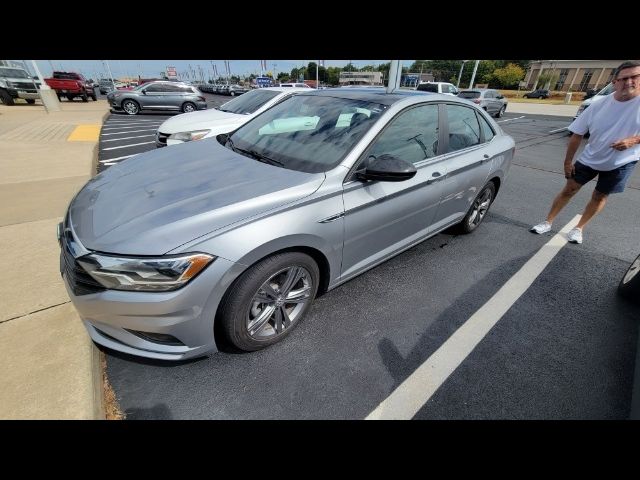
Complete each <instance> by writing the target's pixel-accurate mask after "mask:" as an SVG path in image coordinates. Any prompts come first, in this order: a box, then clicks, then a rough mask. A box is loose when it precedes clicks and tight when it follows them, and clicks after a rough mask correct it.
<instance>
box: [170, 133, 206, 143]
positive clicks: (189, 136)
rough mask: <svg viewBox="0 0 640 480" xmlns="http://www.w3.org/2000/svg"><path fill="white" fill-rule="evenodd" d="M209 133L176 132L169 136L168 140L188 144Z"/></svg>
mask: <svg viewBox="0 0 640 480" xmlns="http://www.w3.org/2000/svg"><path fill="white" fill-rule="evenodd" d="M210 131H211V130H194V131H193V132H178V133H174V134H171V135H169V138H170V139H171V140H178V141H180V142H190V141H191V140H200V139H201V138H203V137H204V136H205V135H206V134H207V133H209V132H210Z"/></svg>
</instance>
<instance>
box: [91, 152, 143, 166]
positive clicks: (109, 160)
mask: <svg viewBox="0 0 640 480" xmlns="http://www.w3.org/2000/svg"><path fill="white" fill-rule="evenodd" d="M134 155H137V153H133V154H131V155H125V156H123V157H116V158H108V159H106V160H100V163H104V164H105V165H113V163H107V162H115V161H116V160H124V159H125V158H129V157H133V156H134Z"/></svg>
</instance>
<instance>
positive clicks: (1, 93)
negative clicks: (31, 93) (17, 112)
mask: <svg viewBox="0 0 640 480" xmlns="http://www.w3.org/2000/svg"><path fill="white" fill-rule="evenodd" d="M0 100H2V103H4V104H5V105H14V104H15V102H14V101H13V97H12V96H11V95H9V92H7V91H6V90H0Z"/></svg>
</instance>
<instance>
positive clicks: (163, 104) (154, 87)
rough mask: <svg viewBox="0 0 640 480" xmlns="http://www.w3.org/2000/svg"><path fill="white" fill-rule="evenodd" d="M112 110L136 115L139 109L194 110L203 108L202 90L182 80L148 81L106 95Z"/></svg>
mask: <svg viewBox="0 0 640 480" xmlns="http://www.w3.org/2000/svg"><path fill="white" fill-rule="evenodd" d="M107 100H108V101H109V105H110V106H111V109H112V110H115V111H124V112H125V113H128V114H129V115H137V114H138V113H140V111H141V110H173V111H177V112H185V113H187V112H195V111H196V110H205V109H206V108H207V100H206V98H204V96H203V94H202V92H201V91H200V90H198V89H197V88H196V87H194V86H192V85H187V84H186V83H182V82H149V83H143V84H142V85H139V86H137V87H135V88H134V89H133V90H114V91H111V92H110V93H109V94H108V95H107Z"/></svg>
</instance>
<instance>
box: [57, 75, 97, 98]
mask: <svg viewBox="0 0 640 480" xmlns="http://www.w3.org/2000/svg"><path fill="white" fill-rule="evenodd" d="M44 81H45V82H46V83H47V85H49V86H50V87H51V88H52V89H54V90H55V91H56V94H57V95H58V100H60V99H61V98H62V97H67V99H68V100H69V101H71V100H73V99H74V98H75V97H81V98H82V101H83V102H88V101H89V97H91V98H92V99H93V100H94V101H96V100H97V98H96V92H95V90H94V89H93V85H91V84H90V83H89V82H87V79H86V78H84V77H83V76H82V74H80V73H74V72H53V78H45V79H44Z"/></svg>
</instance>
